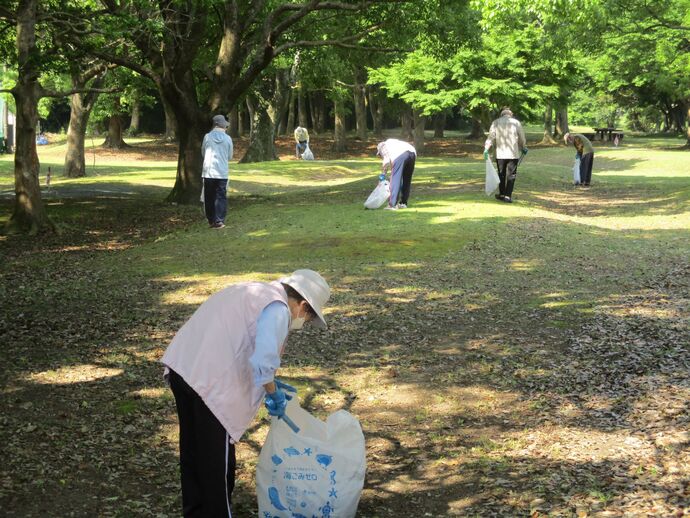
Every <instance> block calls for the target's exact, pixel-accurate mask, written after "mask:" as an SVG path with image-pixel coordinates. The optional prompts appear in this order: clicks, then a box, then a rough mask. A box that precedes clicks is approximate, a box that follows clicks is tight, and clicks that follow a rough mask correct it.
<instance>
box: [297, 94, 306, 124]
mask: <svg viewBox="0 0 690 518" xmlns="http://www.w3.org/2000/svg"><path fill="white" fill-rule="evenodd" d="M297 120H298V122H299V126H302V127H303V128H306V127H307V126H308V125H309V120H308V117H307V100H306V98H305V96H304V90H303V89H302V87H301V86H300V87H299V88H298V89H297Z"/></svg>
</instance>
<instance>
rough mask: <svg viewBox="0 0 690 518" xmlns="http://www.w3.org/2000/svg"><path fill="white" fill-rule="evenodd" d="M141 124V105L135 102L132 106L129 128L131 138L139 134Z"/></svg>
mask: <svg viewBox="0 0 690 518" xmlns="http://www.w3.org/2000/svg"><path fill="white" fill-rule="evenodd" d="M140 124H141V103H140V102H139V101H134V104H133V105H132V113H131V114H130V121H129V128H127V134H128V135H130V136H134V135H138V134H139V126H140Z"/></svg>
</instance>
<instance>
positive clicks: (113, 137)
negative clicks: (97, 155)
mask: <svg viewBox="0 0 690 518" xmlns="http://www.w3.org/2000/svg"><path fill="white" fill-rule="evenodd" d="M103 147H107V148H110V149H123V148H126V147H128V145H127V144H126V143H125V141H124V139H123V138H122V117H121V116H120V114H119V113H116V114H114V115H111V116H110V120H109V121H108V136H107V137H106V138H105V142H103Z"/></svg>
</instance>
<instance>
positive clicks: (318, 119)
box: [309, 90, 326, 135]
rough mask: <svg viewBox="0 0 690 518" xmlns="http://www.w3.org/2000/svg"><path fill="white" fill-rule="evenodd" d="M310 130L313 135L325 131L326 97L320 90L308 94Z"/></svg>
mask: <svg viewBox="0 0 690 518" xmlns="http://www.w3.org/2000/svg"><path fill="white" fill-rule="evenodd" d="M309 100H310V105H311V106H310V108H311V119H312V130H313V131H314V134H315V135H319V134H321V133H323V132H324V131H326V97H325V96H324V94H323V92H322V91H321V90H317V91H316V92H313V93H312V94H311V95H310V96H309Z"/></svg>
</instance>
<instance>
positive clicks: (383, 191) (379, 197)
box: [364, 180, 391, 209]
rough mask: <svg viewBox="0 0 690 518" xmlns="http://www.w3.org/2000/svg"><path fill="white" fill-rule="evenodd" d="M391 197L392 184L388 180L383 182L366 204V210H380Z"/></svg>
mask: <svg viewBox="0 0 690 518" xmlns="http://www.w3.org/2000/svg"><path fill="white" fill-rule="evenodd" d="M390 196H391V184H390V182H389V181H388V180H381V181H380V182H379V184H378V185H377V186H376V188H375V189H374V190H373V191H372V192H371V194H370V195H369V197H368V198H367V201H365V202H364V208H366V209H378V208H379V207H381V206H382V205H383V204H384V203H386V202H387V201H388V198H390Z"/></svg>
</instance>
